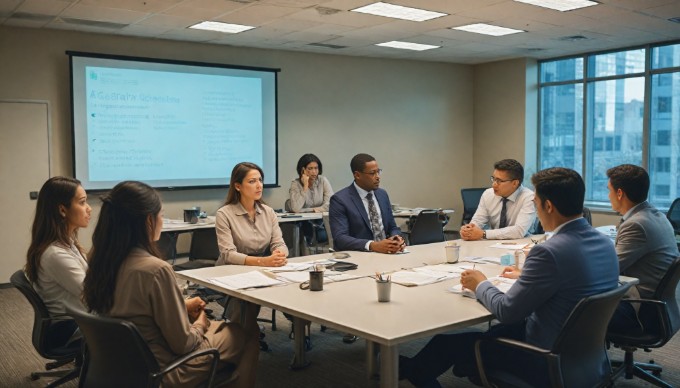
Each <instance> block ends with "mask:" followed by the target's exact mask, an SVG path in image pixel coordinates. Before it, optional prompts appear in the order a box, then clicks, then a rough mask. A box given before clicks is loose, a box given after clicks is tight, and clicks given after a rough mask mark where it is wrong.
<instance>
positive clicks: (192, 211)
mask: <svg viewBox="0 0 680 388" xmlns="http://www.w3.org/2000/svg"><path fill="white" fill-rule="evenodd" d="M200 212H201V208H195V207H192V208H189V209H184V222H188V223H190V224H195V223H197V222H198V214H199V213H200Z"/></svg>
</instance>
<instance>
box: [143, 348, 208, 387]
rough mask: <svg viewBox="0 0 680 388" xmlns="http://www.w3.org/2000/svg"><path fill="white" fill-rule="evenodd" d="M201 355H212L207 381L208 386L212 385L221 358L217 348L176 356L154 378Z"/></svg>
mask: <svg viewBox="0 0 680 388" xmlns="http://www.w3.org/2000/svg"><path fill="white" fill-rule="evenodd" d="M201 356H212V361H211V362H210V363H211V365H210V378H209V379H208V381H207V385H206V386H207V387H212V384H213V379H214V378H215V372H216V371H217V362H218V361H219V360H220V352H219V351H218V350H217V349H215V348H210V349H203V350H194V351H193V352H190V353H187V354H185V355H183V356H181V357H178V358H176V359H175V360H173V361H172V362H171V363H170V364H168V365H167V366H166V367H165V368H164V369H163V370H161V371H159V372H157V373H154V374H153V378H154V379H158V378H161V377H163V376H165V375H166V374H168V373H169V372H171V371H173V370H174V369H176V368H177V367H179V366H180V365H183V364H185V363H186V362H187V361H190V360H193V359H194V358H196V357H201Z"/></svg>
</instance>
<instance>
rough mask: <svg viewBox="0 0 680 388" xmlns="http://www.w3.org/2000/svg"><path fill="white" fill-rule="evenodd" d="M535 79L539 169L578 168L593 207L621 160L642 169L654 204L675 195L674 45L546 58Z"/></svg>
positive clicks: (678, 52)
mask: <svg viewBox="0 0 680 388" xmlns="http://www.w3.org/2000/svg"><path fill="white" fill-rule="evenodd" d="M647 63H649V66H648V65H647ZM539 74H540V84H539V87H540V93H539V96H540V106H539V120H540V124H539V131H540V134H539V139H540V147H539V158H540V163H539V165H540V167H541V168H547V167H555V166H561V167H569V168H573V169H575V170H576V171H579V172H580V173H581V174H582V176H583V178H584V180H585V182H586V201H587V202H590V203H591V206H592V205H597V204H598V203H600V204H603V205H604V204H605V203H608V197H607V175H606V171H607V169H609V168H611V167H613V166H616V165H619V164H623V163H631V164H636V165H640V166H643V167H645V168H646V169H647V171H648V172H649V175H650V179H651V187H650V193H649V200H650V201H651V202H652V203H653V204H654V205H655V206H657V207H660V208H667V207H669V206H670V203H671V202H672V200H673V199H674V198H676V197H678V196H680V179H679V176H680V43H674V44H663V45H649V46H646V47H643V48H635V49H626V50H620V51H616V52H607V53H592V54H586V55H581V56H578V57H573V58H565V59H557V60H547V61H544V62H541V63H540V69H539ZM645 85H649V88H650V90H649V92H648V93H647V94H646V93H645V92H646V91H645V87H646V86H645ZM646 96H648V97H647V98H648V99H646ZM584 112H585V113H584ZM645 112H646V113H645ZM584 116H585V117H584Z"/></svg>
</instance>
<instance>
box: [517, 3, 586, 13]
mask: <svg viewBox="0 0 680 388" xmlns="http://www.w3.org/2000/svg"><path fill="white" fill-rule="evenodd" d="M515 1H516V2H519V3H525V4H531V5H537V6H539V7H544V8H550V9H555V10H557V11H562V12H565V11H571V10H573V9H579V8H585V7H590V6H593V5H597V4H599V3H598V2H596V1H590V0H515Z"/></svg>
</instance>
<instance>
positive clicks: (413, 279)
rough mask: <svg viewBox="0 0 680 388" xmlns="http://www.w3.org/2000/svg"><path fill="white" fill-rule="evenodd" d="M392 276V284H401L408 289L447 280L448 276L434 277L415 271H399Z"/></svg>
mask: <svg viewBox="0 0 680 388" xmlns="http://www.w3.org/2000/svg"><path fill="white" fill-rule="evenodd" d="M390 276H391V278H392V283H397V284H401V285H402V286H406V287H413V286H424V285H426V284H432V283H437V282H441V281H442V280H445V279H447V275H445V274H442V275H440V276H433V275H429V274H425V273H421V272H415V271H399V272H394V273H392V274H390Z"/></svg>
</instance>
